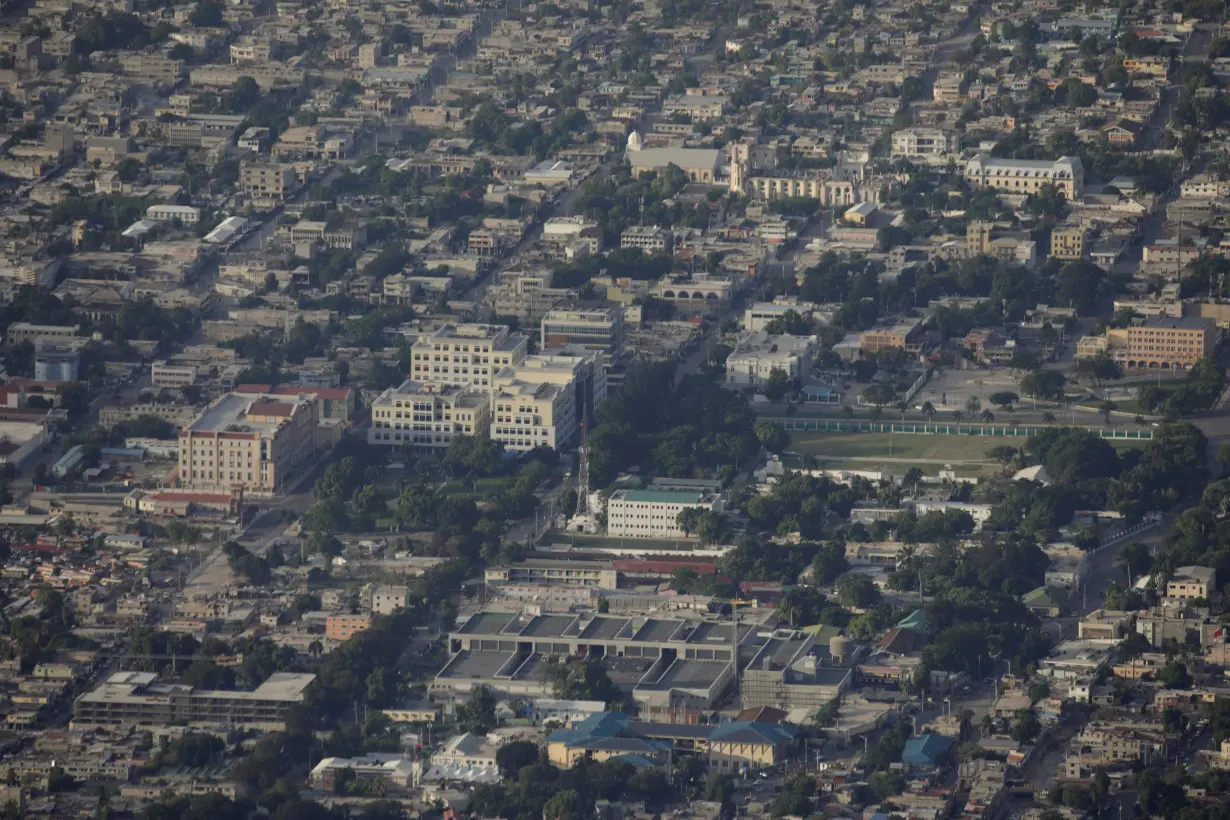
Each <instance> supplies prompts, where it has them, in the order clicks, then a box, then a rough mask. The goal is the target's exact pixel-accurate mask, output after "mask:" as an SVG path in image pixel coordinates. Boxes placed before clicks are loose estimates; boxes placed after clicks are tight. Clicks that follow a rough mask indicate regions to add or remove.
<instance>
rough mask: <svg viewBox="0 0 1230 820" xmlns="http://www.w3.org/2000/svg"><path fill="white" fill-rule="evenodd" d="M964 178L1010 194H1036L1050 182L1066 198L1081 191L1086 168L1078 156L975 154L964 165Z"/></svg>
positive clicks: (1071, 197)
mask: <svg viewBox="0 0 1230 820" xmlns="http://www.w3.org/2000/svg"><path fill="white" fill-rule="evenodd" d="M965 178H966V179H968V180H969V181H970V183H972V184H973V185H977V186H979V187H983V188H995V189H996V190H1000V191H1004V192H1005V193H1010V194H1021V195H1026V194H1036V193H1038V192H1039V191H1040V190H1042V188H1043V187H1045V186H1047V185H1053V186H1054V187H1055V188H1056V189H1057V190H1059V191H1062V192H1063V194H1064V195H1065V196H1066V197H1067V198H1068V199H1069V200H1071V199H1075V198H1077V197H1079V196H1081V195H1082V194H1083V193H1084V185H1085V168H1084V166H1083V165H1081V161H1080V158H1079V157H1060V158H1059V159H1057V160H1054V161H1052V160H1032V159H1006V158H1000V157H992V156H991V155H990V154H985V153H979V154H976V155H975V156H974V157H973V158H972V159H970V160H969V162H967V163H966V165H965Z"/></svg>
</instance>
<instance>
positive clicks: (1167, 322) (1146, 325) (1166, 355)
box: [1117, 316, 1217, 370]
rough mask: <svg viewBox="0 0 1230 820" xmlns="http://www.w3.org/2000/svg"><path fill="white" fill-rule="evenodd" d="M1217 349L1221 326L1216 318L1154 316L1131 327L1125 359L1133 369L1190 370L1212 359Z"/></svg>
mask: <svg viewBox="0 0 1230 820" xmlns="http://www.w3.org/2000/svg"><path fill="white" fill-rule="evenodd" d="M1216 347H1217V323H1216V322H1215V321H1214V320H1213V319H1205V318H1201V317H1198V316H1188V317H1185V318H1183V319H1170V318H1167V317H1165V316H1150V317H1148V318H1146V319H1145V320H1144V321H1143V322H1142V323H1141V324H1139V325H1131V326H1129V327H1128V329H1127V351H1126V353H1125V354H1124V355H1123V358H1125V359H1126V363H1127V366H1128V367H1129V368H1141V369H1145V370H1156V369H1160V370H1186V369H1187V368H1189V367H1191V366H1192V365H1193V364H1195V363H1196V361H1197V360H1198V359H1203V358H1205V357H1208V356H1211V355H1212V354H1213V350H1214V348H1216ZM1117 358H1118V357H1117Z"/></svg>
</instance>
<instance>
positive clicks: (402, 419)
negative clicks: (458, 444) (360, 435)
mask: <svg viewBox="0 0 1230 820" xmlns="http://www.w3.org/2000/svg"><path fill="white" fill-rule="evenodd" d="M489 389H490V388H489V387H480V388H474V387H461V386H458V385H455V384H430V383H424V382H421V381H416V380H414V379H406V380H405V381H404V382H402V383H401V384H400V385H398V386H397V387H390V388H389V389H388V390H385V391H384V392H383V393H381V394H380V396H379V397H378V398H377V399H376V400H375V401H374V402H372V425H371V427H370V428H368V431H367V442H368V443H369V444H379V445H383V446H386V447H415V448H430V449H438V450H444V449H447V448H448V446H449V445H450V444H452V442H453V439H454V438H455V437H457V436H485V435H486V434H487V430H488V429H489V428H490V425H491V399H490V397H489V395H488V391H489Z"/></svg>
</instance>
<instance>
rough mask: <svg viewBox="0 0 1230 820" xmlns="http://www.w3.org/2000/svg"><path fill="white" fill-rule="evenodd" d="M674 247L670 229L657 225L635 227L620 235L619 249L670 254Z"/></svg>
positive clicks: (626, 229)
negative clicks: (638, 249) (637, 249)
mask: <svg viewBox="0 0 1230 820" xmlns="http://www.w3.org/2000/svg"><path fill="white" fill-rule="evenodd" d="M674 245H675V238H674V235H673V234H672V233H671V231H670V228H659V227H657V226H656V225H633V226H631V227H628V228H625V229H624V231H623V233H621V234H620V235H619V247H621V248H640V249H641V250H643V251H644V252H645V253H670V252H671V251H672V249H673V248H674Z"/></svg>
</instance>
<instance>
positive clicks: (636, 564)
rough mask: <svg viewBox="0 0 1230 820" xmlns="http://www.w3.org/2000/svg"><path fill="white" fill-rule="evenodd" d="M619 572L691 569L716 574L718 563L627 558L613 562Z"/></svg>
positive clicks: (658, 571) (699, 573)
mask: <svg viewBox="0 0 1230 820" xmlns="http://www.w3.org/2000/svg"><path fill="white" fill-rule="evenodd" d="M612 563H613V564H614V566H615V569H616V570H618V571H619V572H631V573H658V574H661V575H670V574H671V573H672V572H674V571H675V570H677V569H690V570H692V571H693V572H695V573H696V574H697V575H714V574H715V573H717V564H715V563H713V562H712V561H689V560H687V559H686V558H684V559H677V558H660V559H634V558H627V559H621V560H617V561H613V562H612Z"/></svg>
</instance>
